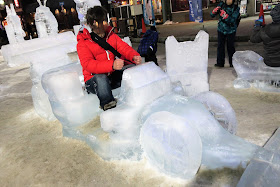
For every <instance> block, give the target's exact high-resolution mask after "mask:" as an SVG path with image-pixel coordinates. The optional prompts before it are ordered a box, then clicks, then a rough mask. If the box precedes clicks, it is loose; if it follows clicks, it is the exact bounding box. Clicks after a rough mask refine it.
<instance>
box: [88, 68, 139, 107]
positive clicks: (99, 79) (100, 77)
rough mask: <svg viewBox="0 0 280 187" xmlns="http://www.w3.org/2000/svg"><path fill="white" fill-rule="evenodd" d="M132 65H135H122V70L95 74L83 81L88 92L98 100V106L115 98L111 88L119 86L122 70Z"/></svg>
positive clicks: (102, 105)
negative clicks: (108, 73)
mask: <svg viewBox="0 0 280 187" xmlns="http://www.w3.org/2000/svg"><path fill="white" fill-rule="evenodd" d="M132 66H135V64H131V65H127V66H124V68H123V69H122V70H119V71H114V72H113V73H112V74H110V75H106V74H95V75H94V76H93V77H92V78H91V79H89V80H88V81H86V83H85V84H86V88H87V91H88V93H93V94H96V95H97V97H98V99H99V101H100V106H101V107H102V108H104V105H106V104H108V103H110V102H111V101H114V100H115V98H114V97H113V94H112V89H116V88H118V87H120V86H121V81H122V74H123V71H124V70H125V69H127V68H130V67H132Z"/></svg>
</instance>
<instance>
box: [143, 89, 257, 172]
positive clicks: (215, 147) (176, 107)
mask: <svg viewBox="0 0 280 187" xmlns="http://www.w3.org/2000/svg"><path fill="white" fill-rule="evenodd" d="M160 111H166V112H170V113H172V114H175V115H178V116H181V117H183V118H184V119H185V120H186V123H187V124H188V125H190V126H191V127H193V128H194V129H196V130H197V132H198V133H199V135H200V138H201V141H202V161H201V165H202V166H205V167H207V168H209V169H215V168H222V167H231V168H235V167H237V166H239V165H241V166H243V167H246V164H247V163H248V162H249V161H250V159H251V158H252V156H253V154H254V153H255V151H256V149H257V148H258V146H256V145H254V144H251V143H249V142H246V141H245V140H243V139H242V138H240V137H237V136H235V135H232V134H230V133H229V132H228V131H226V130H225V129H224V128H223V127H222V126H221V125H220V124H219V122H218V121H217V120H216V119H215V118H214V116H213V115H212V114H211V113H210V112H209V111H208V110H207V109H206V108H205V106H204V105H203V104H202V103H200V102H198V101H195V100H193V99H189V98H186V97H184V96H180V95H176V94H167V95H165V96H163V97H161V98H159V99H158V100H156V101H154V102H153V103H151V104H150V105H148V106H147V107H146V108H145V109H144V111H143V113H142V116H141V118H140V119H141V122H142V123H145V121H146V120H148V119H149V117H150V116H151V115H152V114H153V113H156V112H160ZM173 125H175V123H174V124H173ZM181 136H184V134H182V135H181ZM154 149H156V147H154ZM146 154H153V153H152V152H150V153H147V152H146ZM157 159H160V158H157Z"/></svg>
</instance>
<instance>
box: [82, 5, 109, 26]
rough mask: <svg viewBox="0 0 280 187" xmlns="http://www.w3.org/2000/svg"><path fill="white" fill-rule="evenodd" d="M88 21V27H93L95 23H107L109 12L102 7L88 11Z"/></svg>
mask: <svg viewBox="0 0 280 187" xmlns="http://www.w3.org/2000/svg"><path fill="white" fill-rule="evenodd" d="M86 20H87V24H88V25H93V23H94V21H97V22H99V23H100V22H103V21H107V11H106V10H105V9H104V8H103V7H101V6H95V7H93V8H90V9H88V11H87V15H86Z"/></svg>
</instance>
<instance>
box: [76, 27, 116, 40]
mask: <svg viewBox="0 0 280 187" xmlns="http://www.w3.org/2000/svg"><path fill="white" fill-rule="evenodd" d="M112 33H113V28H112V27H111V26H108V28H107V30H106V31H105V34H106V35H105V37H109V36H110V35H111V34H112ZM89 39H91V36H90V33H89V31H88V30H87V29H86V28H84V29H83V30H82V31H79V33H78V35H77V41H80V40H89Z"/></svg>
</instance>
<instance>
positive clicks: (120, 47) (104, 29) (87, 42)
mask: <svg viewBox="0 0 280 187" xmlns="http://www.w3.org/2000/svg"><path fill="white" fill-rule="evenodd" d="M86 19H87V24H88V26H89V27H90V28H91V30H92V32H94V33H95V34H97V35H98V36H99V37H101V38H102V39H103V40H105V41H106V42H107V43H108V44H110V45H111V46H112V47H113V48H114V49H116V50H117V51H118V52H119V53H120V54H121V55H122V56H124V57H125V58H126V59H127V60H130V61H131V62H132V63H134V64H136V65H138V64H140V63H141V56H140V55H139V54H138V53H137V52H136V51H135V50H134V49H133V48H132V47H130V46H129V45H128V44H127V43H125V42H123V41H122V39H121V38H120V37H119V36H118V35H116V34H115V33H114V32H113V28H112V27H111V26H109V25H108V23H107V12H106V10H105V9H104V8H102V7H100V6H95V7H93V8H90V9H89V10H88V11H87V15H86ZM77 40H78V44H77V53H78V56H79V59H80V62H81V65H82V68H83V75H84V81H85V85H86V88H87V91H88V92H89V93H93V94H96V95H97V97H98V98H99V100H100V107H101V108H102V109H103V110H108V109H110V108H114V107H116V104H117V101H116V100H115V99H114V97H113V94H112V89H114V88H117V87H119V86H120V85H121V80H122V72H123V68H124V60H122V59H116V57H115V55H114V54H113V53H112V52H110V51H108V50H105V49H104V48H102V47H101V46H100V45H99V44H97V43H96V42H94V41H93V40H92V38H91V33H89V31H88V30H87V29H86V28H84V29H83V30H82V31H79V33H78V36H77Z"/></svg>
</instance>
